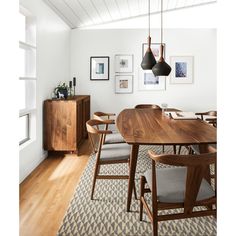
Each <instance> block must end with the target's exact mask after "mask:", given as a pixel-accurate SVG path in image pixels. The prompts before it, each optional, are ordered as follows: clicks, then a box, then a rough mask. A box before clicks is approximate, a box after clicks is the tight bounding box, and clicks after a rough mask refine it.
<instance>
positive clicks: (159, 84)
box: [139, 69, 166, 90]
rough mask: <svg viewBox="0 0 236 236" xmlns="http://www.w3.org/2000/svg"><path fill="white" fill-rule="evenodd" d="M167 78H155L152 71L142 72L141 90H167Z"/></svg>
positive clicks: (140, 77)
mask: <svg viewBox="0 0 236 236" xmlns="http://www.w3.org/2000/svg"><path fill="white" fill-rule="evenodd" d="M165 87H166V86H165V77H164V76H155V75H154V74H153V73H152V70H142V69H141V70H140V76H139V90H165Z"/></svg>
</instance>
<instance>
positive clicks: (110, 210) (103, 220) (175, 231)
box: [57, 146, 216, 236]
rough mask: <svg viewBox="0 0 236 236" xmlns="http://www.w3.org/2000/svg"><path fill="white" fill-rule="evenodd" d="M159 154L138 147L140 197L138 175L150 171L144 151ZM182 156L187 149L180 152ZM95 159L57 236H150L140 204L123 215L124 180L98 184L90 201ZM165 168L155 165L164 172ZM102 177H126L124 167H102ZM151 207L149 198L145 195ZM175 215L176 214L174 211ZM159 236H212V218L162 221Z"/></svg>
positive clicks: (155, 148) (135, 203)
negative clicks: (141, 218)
mask: <svg viewBox="0 0 236 236" xmlns="http://www.w3.org/2000/svg"><path fill="white" fill-rule="evenodd" d="M149 149H151V150H153V151H155V152H157V153H161V152H162V147H160V146H140V150H139V157H138V163H137V169H136V176H135V184H136V189H137V193H138V194H139V185H140V175H141V174H142V173H143V172H144V171H145V170H147V169H149V168H151V161H150V159H149V158H148V154H147V151H148V150H149ZM182 149H183V150H182V153H183V154H184V153H186V151H187V150H186V149H185V148H182ZM172 152H173V149H172V147H171V146H166V147H165V153H172ZM94 164H95V155H91V157H90V160H89V162H88V165H87V167H86V168H85V171H84V173H83V175H82V177H81V179H80V182H79V184H78V186H77V188H76V191H75V193H74V196H73V198H72V200H71V202H70V205H69V208H68V210H67V212H66V214H65V216H64V219H63V222H62V224H61V227H60V229H59V231H58V233H57V235H58V236H69V235H70V236H103V235H104V236H124V235H127V236H151V235H152V227H151V223H150V220H149V218H148V217H147V215H146V213H145V211H144V215H143V221H142V222H140V221H139V201H138V200H135V199H134V197H133V199H132V205H131V212H126V200H127V189H128V181H127V180H97V182H96V188H95V194H94V200H90V192H91V185H92V177H93V167H94ZM165 167H166V165H158V168H165ZM100 171H101V172H102V174H108V173H110V174H112V173H113V174H114V173H115V174H117V173H120V174H127V173H128V166H127V164H116V165H108V166H107V165H105V166H102V167H101V170H100ZM146 196H147V200H148V202H149V204H150V196H148V194H146ZM174 211H175V212H176V211H178V210H174ZM158 233H159V236H164V235H165V236H177V235H181V236H194V235H197V236H208V235H209V236H215V235H216V220H215V218H214V217H212V216H209V217H198V218H191V219H181V220H172V221H163V222H160V223H159V226H158Z"/></svg>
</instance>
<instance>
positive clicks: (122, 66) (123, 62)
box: [115, 55, 133, 73]
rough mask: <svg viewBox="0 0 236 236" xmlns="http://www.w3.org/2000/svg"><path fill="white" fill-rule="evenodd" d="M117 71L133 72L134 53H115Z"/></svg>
mask: <svg viewBox="0 0 236 236" xmlns="http://www.w3.org/2000/svg"><path fill="white" fill-rule="evenodd" d="M115 72H116V73H132V72H133V55H115Z"/></svg>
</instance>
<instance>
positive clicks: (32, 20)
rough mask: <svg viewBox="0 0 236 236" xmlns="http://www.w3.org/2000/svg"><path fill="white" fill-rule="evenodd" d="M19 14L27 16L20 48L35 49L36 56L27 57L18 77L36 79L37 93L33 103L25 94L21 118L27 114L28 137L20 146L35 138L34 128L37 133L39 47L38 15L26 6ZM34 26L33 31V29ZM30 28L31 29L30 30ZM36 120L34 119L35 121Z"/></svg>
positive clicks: (29, 79) (20, 142)
mask: <svg viewBox="0 0 236 236" xmlns="http://www.w3.org/2000/svg"><path fill="white" fill-rule="evenodd" d="M19 14H21V15H23V16H24V17H25V40H24V41H22V40H19V50H24V51H25V55H26V54H27V51H31V50H33V51H34V52H35V54H34V56H33V57H31V59H32V60H31V59H29V58H28V59H27V60H25V62H24V66H25V72H24V74H23V75H19V77H18V79H19V80H24V81H25V82H26V81H35V93H34V96H33V97H32V99H33V101H34V102H33V103H32V104H31V103H28V102H27V100H28V101H29V99H31V97H29V95H28V96H27V92H26V93H25V94H24V95H25V102H26V103H25V106H24V109H21V110H19V119H20V117H23V116H27V121H26V134H27V137H26V138H24V139H22V140H19V146H21V145H22V144H25V143H26V142H28V141H31V140H33V139H34V137H33V136H34V135H33V133H32V131H33V130H35V132H34V133H36V120H35V118H36V117H34V118H33V116H35V115H36V111H37V109H36V100H37V97H36V95H37V94H36V93H37V77H36V64H37V61H36V53H37V47H36V17H34V16H33V15H32V14H31V13H30V12H29V11H28V10H27V9H25V8H24V7H22V6H20V11H19ZM32 26H33V31H31V29H32ZM29 28H30V30H29ZM32 39H33V40H32ZM26 68H33V74H31V73H30V75H29V74H28V69H26ZM33 120H34V121H33Z"/></svg>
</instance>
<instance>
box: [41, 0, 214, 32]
mask: <svg viewBox="0 0 236 236" xmlns="http://www.w3.org/2000/svg"><path fill="white" fill-rule="evenodd" d="M44 2H45V3H47V4H48V5H49V6H50V7H51V8H52V9H53V10H54V11H55V12H56V13H57V14H58V15H59V16H60V17H61V18H62V19H63V20H64V21H65V22H66V23H67V24H68V25H69V26H70V27H71V28H72V29H73V28H82V27H86V26H93V25H99V24H105V23H111V22H115V21H119V20H125V19H131V18H135V17H139V16H144V15H146V14H147V13H148V0H44ZM215 2H216V0H164V1H163V9H164V11H173V10H178V9H184V8H189V7H197V6H201V5H205V4H211V3H215ZM150 4H151V14H156V13H159V12H160V0H150Z"/></svg>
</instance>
